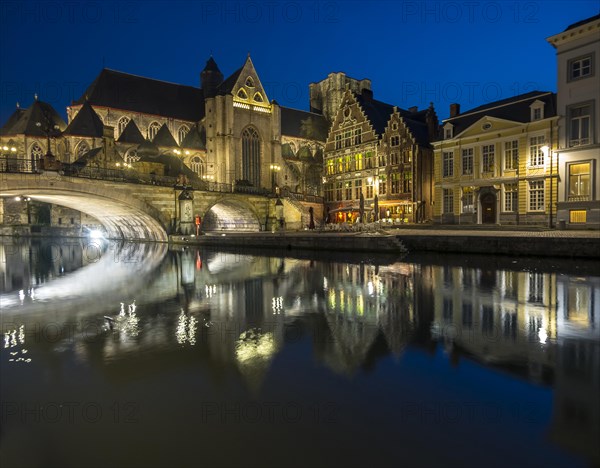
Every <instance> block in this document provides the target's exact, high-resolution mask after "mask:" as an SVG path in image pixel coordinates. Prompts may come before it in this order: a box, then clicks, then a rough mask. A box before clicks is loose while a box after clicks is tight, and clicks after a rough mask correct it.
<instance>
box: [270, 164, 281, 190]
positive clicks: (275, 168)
mask: <svg viewBox="0 0 600 468" xmlns="http://www.w3.org/2000/svg"><path fill="white" fill-rule="evenodd" d="M269 169H271V190H273V192H276V191H277V190H276V184H275V173H276V172H279V171H280V170H281V166H280V165H279V164H271V165H270V166H269Z"/></svg>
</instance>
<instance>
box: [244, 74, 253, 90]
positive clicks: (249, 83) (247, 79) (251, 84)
mask: <svg viewBox="0 0 600 468" xmlns="http://www.w3.org/2000/svg"><path fill="white" fill-rule="evenodd" d="M246 86H248V88H254V80H253V79H252V77H251V76H249V77H248V78H246Z"/></svg>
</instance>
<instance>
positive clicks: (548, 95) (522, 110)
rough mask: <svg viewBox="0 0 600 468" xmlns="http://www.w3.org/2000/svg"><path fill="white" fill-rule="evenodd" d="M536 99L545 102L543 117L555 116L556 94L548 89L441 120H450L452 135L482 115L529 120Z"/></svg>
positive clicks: (489, 104)
mask: <svg viewBox="0 0 600 468" xmlns="http://www.w3.org/2000/svg"><path fill="white" fill-rule="evenodd" d="M536 100H539V101H542V102H543V103H545V106H544V118H548V117H553V116H556V94H554V93H552V92H550V91H531V92H529V93H525V94H520V95H518V96H514V97H511V98H507V99H501V100H499V101H495V102H490V103H488V104H484V105H482V106H479V107H476V108H474V109H471V110H468V111H466V112H463V113H461V114H459V115H457V116H455V117H450V118H448V119H445V120H444V121H443V122H444V124H445V123H447V122H450V123H451V124H452V125H453V126H454V135H458V134H459V133H461V132H463V131H464V130H466V129H467V128H469V127H470V126H471V125H473V124H474V123H475V122H477V121H478V120H480V119H481V118H482V117H484V116H488V117H495V118H498V119H504V120H510V121H513V122H521V123H525V122H530V121H531V109H530V107H529V106H531V104H532V103H533V102H534V101H536Z"/></svg>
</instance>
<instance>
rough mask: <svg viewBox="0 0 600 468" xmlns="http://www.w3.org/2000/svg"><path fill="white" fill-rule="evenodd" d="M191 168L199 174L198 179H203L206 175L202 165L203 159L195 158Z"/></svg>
mask: <svg viewBox="0 0 600 468" xmlns="http://www.w3.org/2000/svg"><path fill="white" fill-rule="evenodd" d="M190 166H191V168H192V171H194V172H195V173H196V174H198V177H200V178H202V176H203V175H204V164H202V159H201V158H200V156H194V157H193V158H192V160H191V162H190Z"/></svg>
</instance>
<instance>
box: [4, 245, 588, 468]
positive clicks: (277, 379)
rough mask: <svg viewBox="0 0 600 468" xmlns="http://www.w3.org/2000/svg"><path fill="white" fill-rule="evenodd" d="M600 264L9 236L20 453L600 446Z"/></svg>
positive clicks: (311, 459)
mask: <svg viewBox="0 0 600 468" xmlns="http://www.w3.org/2000/svg"><path fill="white" fill-rule="evenodd" d="M596 269H597V266H596V265H595V264H592V263H589V264H588V263H587V262H585V261H577V262H571V261H564V260H552V259H545V260H534V259H526V258H507V257H491V256H490V257H485V256H474V257H460V256H444V255H435V256H418V255H408V256H406V257H403V258H401V257H393V256H384V255H381V256H379V255H369V254H348V253H327V252H326V253H306V252H304V253H292V252H287V251H281V252H266V251H262V252H261V251H250V250H242V249H240V250H230V251H215V250H205V249H196V248H193V247H190V248H175V249H174V250H169V249H168V248H167V246H165V245H158V244H116V243H105V242H102V241H82V240H67V239H62V240H39V241H28V240H18V239H9V238H5V239H4V240H3V241H0V308H1V315H0V317H1V325H2V334H3V341H2V348H1V352H0V366H1V367H0V379H1V380H0V397H1V408H0V409H1V412H0V416H1V425H0V462H1V463H2V466H3V467H9V466H61V467H65V466H74V467H81V466H103V467H105V466H189V465H194V466H198V465H200V466H260V467H265V466H344V467H351V466H360V467H362V466H411V467H412V466H461V467H463V466H477V467H480V466H507V465H512V466H535V467H538V466H544V467H550V466H561V467H562V466H582V467H583V466H590V465H597V464H599V463H600V456H599V449H598V440H600V402H599V397H598V395H600V336H599V326H600V277H599V276H598V274H597V273H596Z"/></svg>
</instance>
